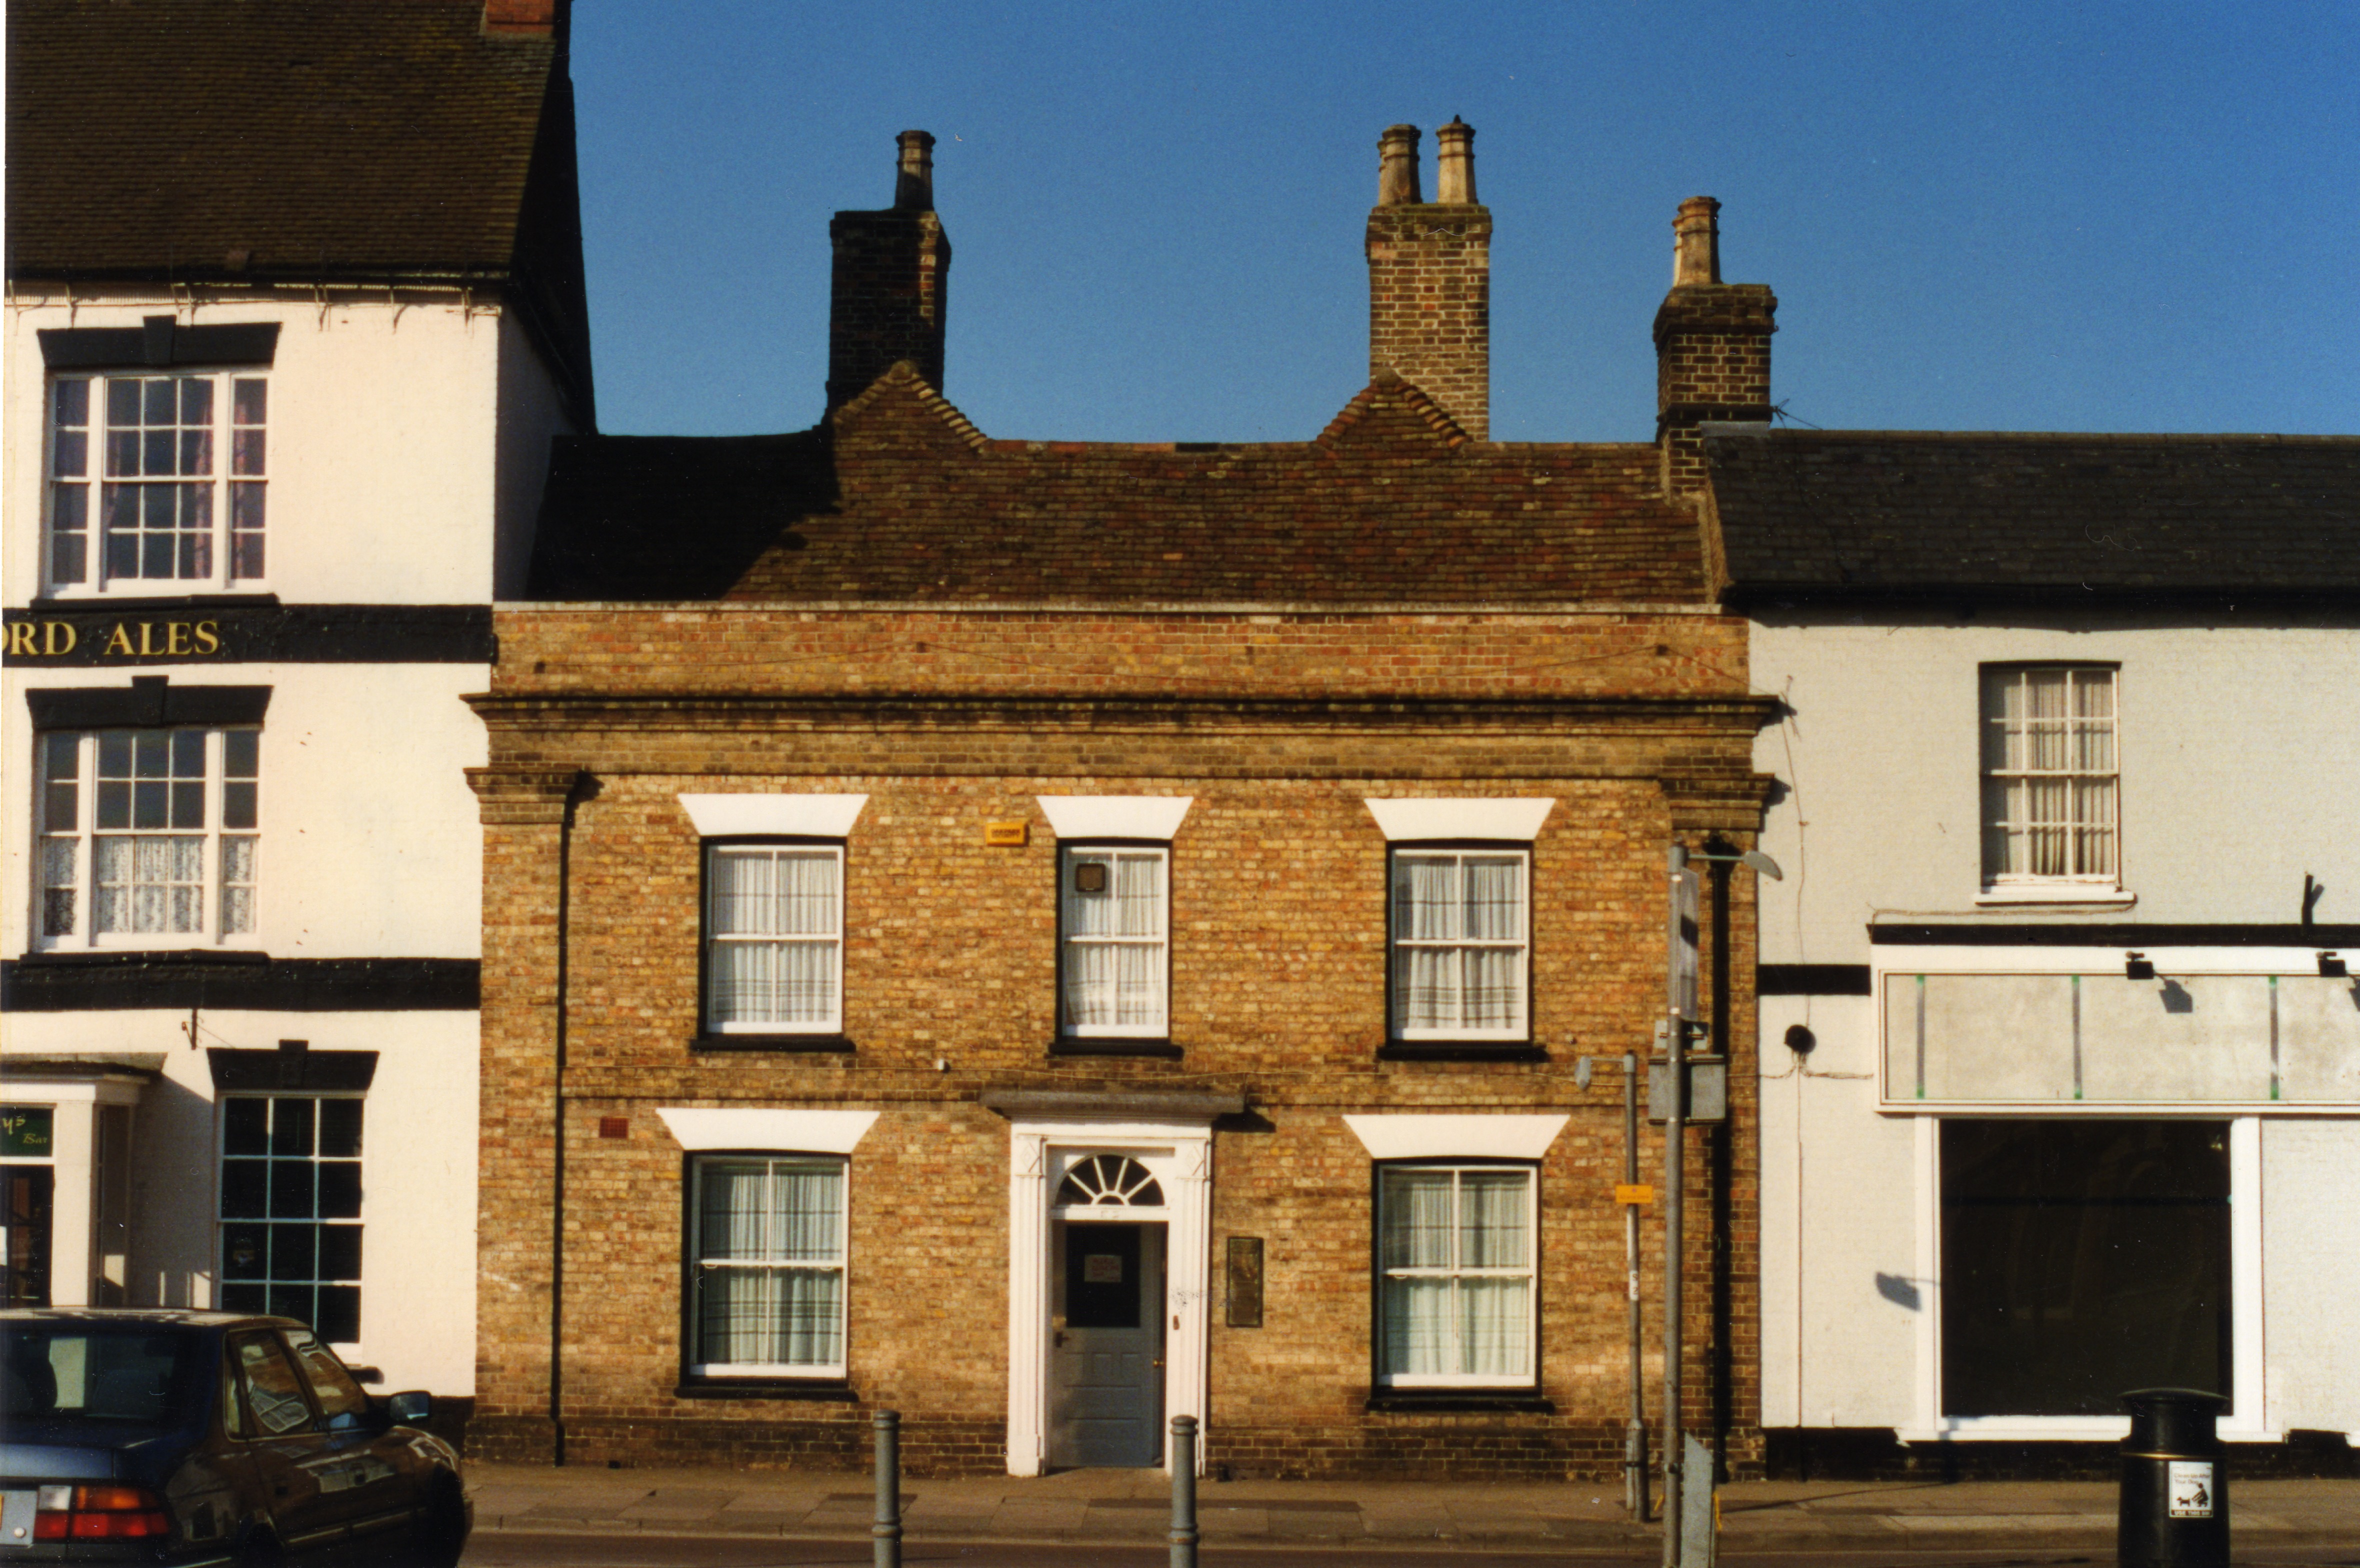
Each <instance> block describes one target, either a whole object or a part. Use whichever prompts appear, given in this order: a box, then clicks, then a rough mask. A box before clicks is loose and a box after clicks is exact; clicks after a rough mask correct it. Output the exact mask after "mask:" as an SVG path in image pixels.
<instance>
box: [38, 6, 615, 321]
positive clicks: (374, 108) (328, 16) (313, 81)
mask: <svg viewBox="0 0 2360 1568" xmlns="http://www.w3.org/2000/svg"><path fill="white" fill-rule="evenodd" d="M7 9H8V198H7V210H8V246H9V252H10V255H9V272H10V275H11V276H12V277H17V278H47V277H57V276H61V275H75V276H82V275H106V274H116V275H126V276H133V275H136V276H143V277H163V276H168V275H169V276H170V277H172V278H182V279H185V278H213V277H220V276H223V275H224V274H232V275H240V274H241V273H242V275H243V276H246V277H257V276H278V277H286V276H298V277H304V278H311V277H315V276H317V277H328V278H333V277H338V276H343V275H347V274H361V275H371V276H374V275H382V274H386V273H388V272H433V273H446V274H447V273H464V272H478V273H491V274H495V275H504V274H506V273H507V272H508V269H509V268H510V267H511V266H512V265H513V264H514V263H515V261H516V259H517V256H516V252H517V246H518V243H519V234H518V230H519V218H520V216H521V214H522V213H523V211H524V207H525V200H526V177H527V174H528V172H529V170H530V168H531V164H532V159H533V146H534V140H535V136H536V134H537V133H538V132H539V130H540V128H541V111H542V105H543V103H544V101H545V100H547V98H548V97H549V94H550V93H551V89H552V72H553V70H554V75H555V78H556V80H557V81H558V82H563V70H562V69H555V68H558V67H559V66H560V60H561V57H560V55H559V52H558V49H557V46H556V44H555V43H554V42H552V40H551V39H549V38H486V37H485V36H484V35H483V30H482V19H483V5H482V0H137V4H132V5H125V4H120V3H115V0H9V4H8V8H7ZM569 117H570V112H569ZM568 137H569V140H570V130H569V131H568ZM565 150H566V152H567V155H568V157H567V159H566V161H567V163H568V165H569V167H568V169H566V170H565V175H566V178H567V180H568V181H569V182H570V180H571V175H572V170H571V168H570V164H571V150H572V149H571V147H570V146H569V147H567V148H566V149H565ZM233 251H245V252H246V253H248V259H247V261H246V263H245V264H244V267H243V268H242V269H241V268H239V267H235V266H234V265H233V264H232V263H231V262H230V260H229V256H230V253H231V252H233Z"/></svg>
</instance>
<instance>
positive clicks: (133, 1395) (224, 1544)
mask: <svg viewBox="0 0 2360 1568" xmlns="http://www.w3.org/2000/svg"><path fill="white" fill-rule="evenodd" d="M0 1340H5V1374H0V1376H5V1402H4V1403H5V1408H4V1409H0V1419H4V1420H5V1428H0V1565H5V1564H8V1563H189V1564H196V1563H224V1564H237V1565H239V1568H260V1565H266V1564H269V1565H276V1564H292V1563H374V1562H385V1563H427V1564H441V1565H444V1568H448V1565H449V1564H453V1563H456V1562H457V1561H458V1559H459V1553H460V1552H461V1551H462V1550H463V1549H464V1547H465V1545H466V1541H467V1531H468V1529H469V1527H470V1525H471V1524H472V1522H473V1515H472V1513H471V1512H470V1509H469V1504H468V1501H467V1495H466V1489H465V1486H464V1485H463V1483H462V1481H461V1477H460V1473H459V1456H458V1454H456V1453H455V1452H453V1450H452V1448H451V1446H450V1445H449V1444H448V1443H444V1442H443V1440H442V1439H441V1438H439V1437H436V1436H434V1435H433V1434H432V1433H431V1432H425V1431H423V1430H421V1423H422V1422H424V1421H426V1420H427V1419H428V1417H429V1415H430V1414H431V1413H432V1412H431V1402H430V1400H429V1399H428V1398H427V1396H426V1395H424V1394H422V1393H407V1394H395V1395H393V1396H391V1397H390V1398H388V1399H372V1398H371V1397H370V1396H369V1395H368V1394H367V1393H366V1392H364V1391H363V1389H362V1388H361V1386H360V1383H359V1382H358V1381H357V1380H356V1379H355V1377H354V1376H353V1374H352V1372H351V1371H349V1370H347V1369H346V1368H345V1367H344V1364H343V1363H342V1362H340V1361H338V1360H337V1359H336V1356H335V1353H334V1352H333V1351H332V1350H330V1349H329V1348H328V1347H327V1346H326V1345H323V1344H322V1343H321V1342H320V1341H319V1339H318V1338H317V1337H316V1336H314V1335H313V1334H312V1333H311V1330H310V1329H308V1328H306V1327H304V1326H303V1325H302V1324H301V1323H297V1322H295V1321H293V1320H292V1319H290V1318H277V1317H256V1316H250V1315H246V1314H242V1313H237V1312H174V1311H166V1310H154V1311H105V1310H100V1309H96V1308H56V1309H49V1310H39V1311H22V1310H19V1311H9V1312H0Z"/></svg>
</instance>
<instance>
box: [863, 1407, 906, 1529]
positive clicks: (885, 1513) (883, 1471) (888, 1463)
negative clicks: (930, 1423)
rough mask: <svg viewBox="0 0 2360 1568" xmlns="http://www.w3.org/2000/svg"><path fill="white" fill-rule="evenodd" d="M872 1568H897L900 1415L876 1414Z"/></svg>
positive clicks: (891, 1413)
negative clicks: (875, 1473) (875, 1511)
mask: <svg viewBox="0 0 2360 1568" xmlns="http://www.w3.org/2000/svg"><path fill="white" fill-rule="evenodd" d="M869 1535H870V1537H871V1538H872V1539H873V1543H874V1547H875V1551H876V1554H877V1555H876V1568H901V1411H899V1410H879V1411H878V1412H877V1522H876V1523H874V1524H872V1525H870V1526H869Z"/></svg>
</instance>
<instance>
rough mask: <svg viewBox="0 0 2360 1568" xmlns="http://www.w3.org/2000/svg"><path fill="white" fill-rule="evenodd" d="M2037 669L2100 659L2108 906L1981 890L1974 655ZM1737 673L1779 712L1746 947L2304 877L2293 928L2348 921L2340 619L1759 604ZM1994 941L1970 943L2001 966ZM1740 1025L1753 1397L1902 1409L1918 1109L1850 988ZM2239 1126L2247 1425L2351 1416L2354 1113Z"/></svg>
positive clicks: (1764, 1009)
mask: <svg viewBox="0 0 2360 1568" xmlns="http://www.w3.org/2000/svg"><path fill="white" fill-rule="evenodd" d="M2043 661H2087V662H2092V663H2105V664H2115V665H2118V666H2119V667H2120V669H2121V676H2120V684H2119V713H2120V715H2121V717H2120V731H2119V733H2120V744H2121V758H2122V789H2121V798H2122V846H2123V873H2124V876H2123V881H2124V891H2125V893H2126V894H2127V895H2128V896H2129V899H2130V901H2129V902H2126V903H2125V902H2109V903H2089V904H2067V905H2030V906H2027V905H2021V904H2019V905H2005V904H1996V903H1993V902H1988V901H1982V900H1979V898H1978V895H1979V894H1980V893H1981V892H1982V846H1981V822H1980V811H1981V800H1980V789H1979V779H1978V774H1977V768H1978V754H1977V731H1978V724H1979V718H1978V703H1979V691H1978V676H1979V670H1980V667H1981V666H1982V665H1983V664H1984V663H1987V662H1988V663H2027V662H2043ZM1752 670H1753V681H1754V688H1755V689H1756V690H1757V691H1765V692H1768V693H1770V694H1773V695H1775V696H1778V697H1780V698H1782V699H1783V700H1784V701H1785V702H1786V704H1787V705H1788V706H1789V707H1790V708H1791V709H1792V710H1794V712H1793V715H1792V716H1791V717H1789V718H1788V719H1786V721H1784V722H1783V723H1782V724H1777V725H1775V726H1773V727H1771V728H1769V729H1766V730H1765V731H1764V732H1763V734H1762V735H1761V737H1760V739H1759V741H1758V742H1757V744H1756V747H1755V753H1754V762H1755V766H1756V768H1759V769H1761V770H1762V771H1764V772H1766V773H1770V774H1774V775H1775V776H1776V777H1777V778H1778V779H1780V780H1781V781H1782V782H1783V783H1784V784H1785V785H1786V793H1785V794H1783V795H1782V796H1781V798H1780V799H1779V800H1777V801H1776V803H1775V804H1774V805H1773V807H1772V808H1771V810H1770V812H1769V814H1768V819H1767V822H1766V824H1765V833H1764V835H1763V840H1762V845H1763V848H1764V849H1765V850H1766V851H1767V852H1768V853H1769V854H1770V855H1772V856H1773V857H1774V858H1775V859H1776V860H1777V861H1778V862H1779V864H1780V866H1782V867H1783V868H1784V870H1785V871H1786V878H1785V880H1784V881H1782V882H1769V881H1765V882H1764V884H1763V886H1762V890H1761V893H1762V898H1761V930H1762V938H1761V960H1762V962H1763V963H1765V964H1861V965H1865V964H1869V963H1870V961H1871V959H1872V957H1873V956H1874V953H1873V950H1872V949H1871V947H1870V944H1869V942H1868V939H1867V927H1868V926H1869V925H1870V924H1871V923H1873V922H1874V921H1877V920H1888V921H1896V920H1911V921H1928V922H1935V921H1939V922H1948V923H1967V922H1974V921H2006V922H2021V921H2028V920H2069V921H2091V922H2095V921H2103V922H2107V923H2113V922H2117V921H2133V920H2144V921H2153V922H2168V923H2188V924H2223V923H2267V924H2292V923H2293V922H2295V921H2296V920H2298V919H2299V918H2300V906H2301V896H2302V887H2303V877H2304V874H2305V873H2306V872H2308V873H2310V874H2311V876H2313V877H2316V878H2317V879H2318V880H2319V881H2320V882H2322V883H2324V884H2325V885H2326V888H2327V891H2326V894H2325V897H2324V898H2322V900H2321V901H2320V902H2319V903H2318V904H2317V905H2316V906H2315V909H2314V918H2315V919H2316V920H2320V921H2322V922H2329V923H2352V922H2360V836H2355V834H2353V833H2351V832H2349V831H2348V829H2349V825H2350V822H2351V820H2352V802H2353V801H2354V800H2360V721H2355V718H2354V706H2353V697H2352V693H2353V692H2354V691H2355V690H2360V632H2355V630H2354V629H2351V628H2348V627H2344V626H2330V625H2325V624H2321V625H2316V626H2292V627H2289V626H2275V627H2273V626H2195V625H2188V624H2168V623H2165V622H2163V621H2160V620H2153V619H2150V620H2147V621H2146V622H2137V621H2133V620H2130V619H2126V618H2122V617H2115V618H2112V619H2106V620H2100V619H2097V618H2094V617H2093V618H2091V619H2090V620H2088V621H2087V622H2086V623H2085V624H2082V625H2080V626H2065V625H2062V624H2060V623H2058V622H2055V621H2050V622H2047V623H2044V624H2041V625H2019V626H2009V625H1992V624H1983V623H1981V622H1972V623H1971V622H1954V623H1935V622H1932V621H1927V622H1923V623H1919V624H1914V625H1906V626H1896V625H1891V624H1886V625H1869V624H1865V623H1863V624H1857V625H1854V624H1828V623H1819V624H1811V625H1801V624H1791V623H1783V624H1782V623H1780V622H1779V621H1777V620H1775V618H1774V619H1773V620H1771V621H1768V622H1757V623H1756V625H1755V626H1754V635H1753V643H1752ZM2010 951H2011V950H2008V949H2000V948H1983V949H1978V950H1976V951H1975V953H1974V955H1973V956H1974V957H1975V958H1976V959H1977V960H1979V961H1981V962H1983V963H1985V964H1990V965H1992V966H1994V967H1998V968H2005V967H2006V961H2005V959H2004V958H2003V957H2002V956H2001V955H2002V954H2005V953H2009V952H2010ZM1883 952H1884V953H1885V956H1887V957H1891V956H1892V955H1893V953H1894V950H1891V949H1885V950H1883ZM1912 952H1913V954H1914V953H1924V955H1925V956H1926V957H1927V958H1928V959H1931V958H1934V957H1936V956H1937V954H1936V953H1935V952H1934V951H1933V950H1912ZM1943 952H1944V953H1950V950H1943ZM1950 956H1951V957H1953V958H1958V957H1960V955H1959V954H1958V953H1950ZM2183 956H2184V955H2183ZM2299 956H2301V957H2302V958H2304V959H2305V960H2306V961H2307V957H2308V955H2307V954H2302V955H2299ZM2354 956H2360V954H2355V955H2354ZM2057 961H2058V962H2063V960H2062V959H2061V958H2060V959H2058V960H2057ZM1961 962H1963V959H1961ZM1760 1018H1761V1028H1762V1035H1761V1063H1762V1069H1761V1070H1762V1073H1763V1076H1764V1083H1763V1086H1762V1087H1763V1096H1762V1107H1763V1148H1762V1182H1763V1271H1764V1278H1763V1312H1764V1322H1763V1388H1764V1411H1763V1419H1764V1421H1765V1424H1767V1425H1771V1426H1794V1425H1801V1426H1810V1427H1847V1426H1860V1427H1893V1428H1896V1429H1907V1428H1908V1427H1910V1426H1911V1425H1912V1424H1913V1421H1916V1420H1917V1418H1918V1416H1919V1415H1920V1414H1922V1412H1921V1411H1919V1410H1918V1408H1917V1407H1918V1404H1919V1403H1920V1399H1921V1394H1920V1390H1921V1388H1922V1387H1925V1386H1928V1385H1924V1384H1921V1375H1923V1374H1925V1373H1926V1371H1927V1369H1925V1368H1921V1367H1919V1366H1918V1365H1917V1362H1918V1348H1917V1347H1918V1345H1919V1343H1920V1342H1919V1340H1918V1337H1917V1334H1918V1327H1919V1323H1920V1322H1921V1318H1922V1314H1924V1313H1926V1312H1932V1311H1934V1310H1936V1307H1937V1301H1938V1298H1937V1297H1936V1295H1935V1293H1934V1290H1933V1289H1932V1286H1933V1284H1934V1281H1931V1280H1929V1279H1919V1278H1917V1276H1918V1275H1919V1274H1920V1273H1921V1272H1923V1265H1922V1263H1921V1261H1920V1260H1921V1259H1922V1258H1926V1257H1930V1256H1934V1255H1935V1254H1934V1253H1933V1252H1932V1251H1931V1249H1930V1248H1929V1247H1921V1245H1920V1243H1921V1238H1920V1236H1918V1234H1917V1233H1918V1230H1919V1228H1920V1225H1921V1224H1922V1223H1923V1221H1922V1220H1921V1217H1920V1216H1921V1215H1922V1214H1924V1213H1926V1212H1928V1206H1927V1205H1925V1204H1924V1203H1923V1202H1922V1199H1921V1194H1920V1193H1919V1192H1918V1190H1917V1189H1918V1186H1919V1183H1920V1181H1921V1180H1922V1175H1921V1172H1920V1171H1919V1169H1918V1164H1917V1141H1916V1140H1917V1127H1916V1122H1917V1118H1916V1117H1913V1116H1907V1115H1895V1114H1889V1113H1882V1112H1880V1111H1879V1110H1878V1108H1877V1105H1878V1094H1877V1081H1876V1072H1877V1060H1878V1059H1877V1053H1878V1049H1879V1045H1880V1041H1879V1035H1878V1027H1877V1024H1878V1020H1877V1014H1876V1011H1875V1003H1874V1001H1873V1000H1872V999H1871V998H1868V997H1857V996H1765V997H1763V998H1762V1001H1761V1012H1760ZM1796 1024H1803V1025H1806V1026H1808V1028H1809V1029H1811V1031H1812V1033H1813V1035H1814V1036H1815V1037H1816V1040H1817V1042H1818V1043H1817V1049H1816V1050H1814V1051H1812V1052H1811V1053H1810V1054H1809V1056H1808V1059H1807V1060H1804V1061H1802V1062H1798V1061H1797V1056H1796V1054H1795V1053H1794V1052H1792V1051H1789V1050H1788V1049H1787V1048H1786V1045H1785V1043H1784V1041H1785V1038H1786V1031H1787V1029H1789V1027H1790V1026H1793V1025H1796ZM2261 1137H2262V1139H2263V1142H2262V1151H2263V1160H2262V1168H2263V1179H2262V1181H2261V1183H2260V1184H2261V1187H2262V1189H2263V1190H2262V1192H2261V1193H2260V1194H2259V1200H2260V1204H2261V1209H2262V1214H2263V1226H2262V1229H2263V1240H2262V1259H2263V1262H2262V1287H2263V1290H2262V1294H2263V1313H2262V1315H2263V1320H2264V1322H2263V1334H2262V1336H2261V1338H2262V1344H2263V1354H2264V1356H2265V1358H2266V1367H2265V1410H2264V1411H2263V1412H2262V1413H2261V1416H2260V1419H2259V1420H2258V1421H2255V1422H2254V1425H2255V1426H2256V1427H2258V1428H2264V1429H2267V1430H2268V1431H2274V1432H2283V1431H2286V1430H2289V1429H2290V1428H2296V1427H2310V1428H2322V1429H2329V1430H2334V1431H2351V1430H2354V1429H2360V1355H2355V1353H2354V1352H2353V1351H2352V1350H2351V1348H2350V1346H2351V1345H2355V1344H2360V1309H2355V1307H2354V1305H2353V1297H2352V1293H2351V1280H2352V1278H2353V1271H2352V1270H2353V1266H2352V1262H2351V1259H2352V1258H2354V1257H2355V1256H2360V1206H2355V1204H2354V1203H2352V1195H2353V1193H2354V1192H2355V1187H2354V1185H2353V1178H2352V1175H2351V1172H2352V1171H2355V1170H2360V1121H2354V1120H2351V1119H2337V1118H2332V1117H2322V1118H2317V1119H2311V1118H2301V1119H2283V1118H2274V1117H2268V1116H2266V1117H2264V1118H2263V1120H2262V1124H2261ZM2239 1201H2240V1202H2244V1201H2245V1197H2244V1195H2243V1194H2242V1193H2241V1194H2240V1198H2239ZM1913 1301H1914V1303H1915V1304H1914V1305H1913ZM2244 1337H2245V1334H2244V1333H2243V1332H2242V1331H2241V1334H2240V1338H2241V1340H2242V1339H2244ZM2239 1424H2240V1425H2241V1426H2242V1425H2244V1424H2245V1421H2242V1420H2241V1421H2240V1423H2239Z"/></svg>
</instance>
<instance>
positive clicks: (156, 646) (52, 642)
mask: <svg viewBox="0 0 2360 1568" xmlns="http://www.w3.org/2000/svg"><path fill="white" fill-rule="evenodd" d="M135 628H136V629H137V636H135V635H134V630H135ZM81 646H82V630H81V628H80V627H78V626H75V625H74V623H73V622H71V621H18V622H16V624H15V625H13V626H9V627H8V628H7V630H6V632H5V634H0V654H5V656H6V657H7V658H10V659H62V658H64V657H65V656H66V655H67V654H70V653H71V652H72V651H73V650H74V649H75V648H79V647H81ZM221 648H222V637H221V623H220V622H219V621H117V622H115V624H114V626H111V627H109V628H108V630H107V633H106V636H105V637H104V640H103V642H102V644H101V646H100V648H99V652H100V654H101V656H102V657H104V658H108V659H188V658H191V657H194V658H198V659H209V658H211V657H212V656H213V655H214V654H217V653H219V652H220V651H221Z"/></svg>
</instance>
